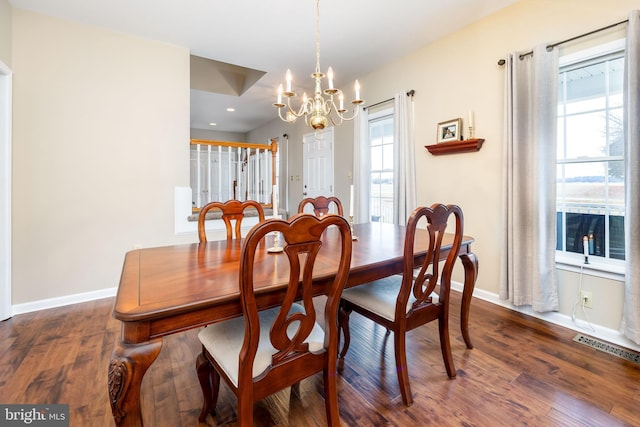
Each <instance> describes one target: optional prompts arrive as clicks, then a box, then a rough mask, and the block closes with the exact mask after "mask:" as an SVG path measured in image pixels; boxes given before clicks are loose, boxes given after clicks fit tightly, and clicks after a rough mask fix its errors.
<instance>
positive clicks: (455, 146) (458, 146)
mask: <svg viewBox="0 0 640 427" xmlns="http://www.w3.org/2000/svg"><path fill="white" fill-rule="evenodd" d="M483 142H484V139H480V138H474V139H465V140H463V141H452V142H443V143H441V144H433V145H425V146H424V148H426V149H427V150H429V152H430V153H431V154H433V155H434V156H439V155H442V154H454V153H467V152H470V151H478V150H480V147H482V143H483Z"/></svg>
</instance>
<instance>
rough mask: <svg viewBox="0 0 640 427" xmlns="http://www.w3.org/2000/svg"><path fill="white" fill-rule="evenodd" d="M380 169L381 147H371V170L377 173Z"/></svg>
mask: <svg viewBox="0 0 640 427" xmlns="http://www.w3.org/2000/svg"><path fill="white" fill-rule="evenodd" d="M381 169H382V146H381V145H377V146H375V147H371V170H374V171H379V170H381Z"/></svg>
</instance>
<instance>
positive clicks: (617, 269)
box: [556, 38, 625, 281]
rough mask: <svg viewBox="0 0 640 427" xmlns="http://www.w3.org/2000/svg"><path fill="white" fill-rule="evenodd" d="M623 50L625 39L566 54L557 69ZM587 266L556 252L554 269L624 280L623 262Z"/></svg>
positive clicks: (595, 261) (592, 261) (592, 260)
mask: <svg viewBox="0 0 640 427" xmlns="http://www.w3.org/2000/svg"><path fill="white" fill-rule="evenodd" d="M624 48H625V39H624V38H621V39H617V40H613V41H611V42H607V43H602V44H599V45H597V46H593V47H590V48H588V49H584V50H581V51H579V52H575V53H571V54H567V55H564V56H561V57H560V58H558V65H559V68H562V67H566V66H567V65H570V64H572V63H574V62H583V61H588V60H590V59H594V58H598V57H601V56H604V55H607V54H610V53H612V52H616V51H620V50H623V49H624ZM588 259H589V264H585V260H584V255H582V254H576V253H570V252H564V251H556V267H557V268H558V269H560V270H566V271H572V272H580V271H583V272H584V273H585V274H589V275H592V276H597V277H602V278H606V279H612V280H619V281H622V280H624V277H625V261H624V260H615V259H606V258H603V257H598V256H593V255H590V256H589V258H588Z"/></svg>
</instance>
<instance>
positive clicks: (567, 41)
mask: <svg viewBox="0 0 640 427" xmlns="http://www.w3.org/2000/svg"><path fill="white" fill-rule="evenodd" d="M627 22H629V20H628V19H625V20H624V21H620V22H616V23H615V24H611V25H607V26H606V27H602V28H598V29H597V30H593V31H589V32H588V33H584V34H580V35H579V36H575V37H571V38H569V39H566V40H562V41H559V42H557V43H553V44H550V45H547V50H548V51H549V50H553V48H554V47H557V46H560V45H561V44H565V43H569V42H572V41H574V40H578V39H581V38H583V37H587V36H590V35H592V34H596V33H599V32H600V31H604V30H608V29H610V28H614V27H617V26H618V25H621V24H626V23H627ZM529 55H533V51H532V50H531V51H529V52H525V53H521V54H520V59H524V58H525V57H526V56H529ZM505 62H506V61H505V60H504V59H500V60H499V61H498V65H504V64H505Z"/></svg>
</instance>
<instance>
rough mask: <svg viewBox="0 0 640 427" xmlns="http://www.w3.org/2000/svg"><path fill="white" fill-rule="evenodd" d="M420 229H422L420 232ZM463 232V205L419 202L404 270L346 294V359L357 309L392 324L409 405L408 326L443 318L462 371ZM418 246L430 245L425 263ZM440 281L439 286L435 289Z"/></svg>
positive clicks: (450, 367)
mask: <svg viewBox="0 0 640 427" xmlns="http://www.w3.org/2000/svg"><path fill="white" fill-rule="evenodd" d="M452 216H453V217H454V218H455V220H454V221H451V222H453V223H454V224H455V229H454V230H453V231H449V230H448V228H447V225H448V223H449V222H450V221H449V220H450V218H451V217H452ZM424 225H426V231H427V233H422V231H421V230H422V228H420V227H424ZM419 231H420V233H422V234H420V235H418V234H417V232H419ZM447 231H449V232H453V235H454V237H453V244H452V247H451V248H450V249H449V251H450V252H449V254H448V255H447V257H446V259H445V260H444V261H441V260H440V251H441V245H442V239H443V237H444V235H445V232H447ZM462 232H463V216H462V210H461V209H460V208H459V207H458V206H455V205H447V206H445V205H443V204H437V203H436V204H433V205H431V207H418V208H417V209H415V210H414V211H413V212H412V214H411V216H410V217H409V220H408V221H407V229H406V235H405V240H404V255H403V272H402V274H398V275H393V276H390V277H386V278H384V279H379V280H376V281H374V282H370V283H367V284H364V285H361V286H356V287H353V288H349V289H346V290H345V291H344V292H343V294H342V301H341V303H340V304H341V313H340V328H341V329H342V331H343V334H344V338H345V339H344V341H345V342H344V344H343V348H342V351H341V352H340V355H339V357H340V359H343V358H344V356H345V354H346V353H347V351H348V349H349V344H350V339H351V337H350V333H349V315H350V313H351V312H352V311H355V312H356V313H359V314H361V315H363V316H365V317H367V318H369V319H370V320H372V321H374V322H376V323H378V324H380V325H382V326H384V327H386V328H387V333H389V332H393V341H394V346H393V348H394V355H395V361H396V371H397V373H398V384H399V386H400V392H401V394H402V402H403V403H404V404H405V405H406V406H410V405H411V404H412V403H413V397H412V394H411V386H410V384H409V372H408V365H407V346H406V334H407V332H408V331H410V330H412V329H415V328H417V327H419V326H421V325H424V324H426V323H428V322H431V321H433V320H438V330H439V334H440V349H441V351H442V358H443V359H444V365H445V368H446V371H447V375H448V376H449V378H455V376H456V370H455V366H454V363H453V357H452V355H451V344H450V341H449V293H450V286H451V274H452V270H453V267H454V264H455V262H456V259H457V257H458V252H459V250H460V245H461V242H462ZM425 234H426V235H425ZM427 236H428V237H427ZM418 251H425V252H426V257H425V258H424V260H423V261H422V263H421V264H419V265H414V253H415V252H418ZM441 263H443V265H441ZM416 271H417V274H415V272H416ZM438 283H439V285H440V288H439V292H438V293H435V290H436V285H437V284H438ZM341 363H344V362H343V361H341ZM425 368H426V367H425Z"/></svg>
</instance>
